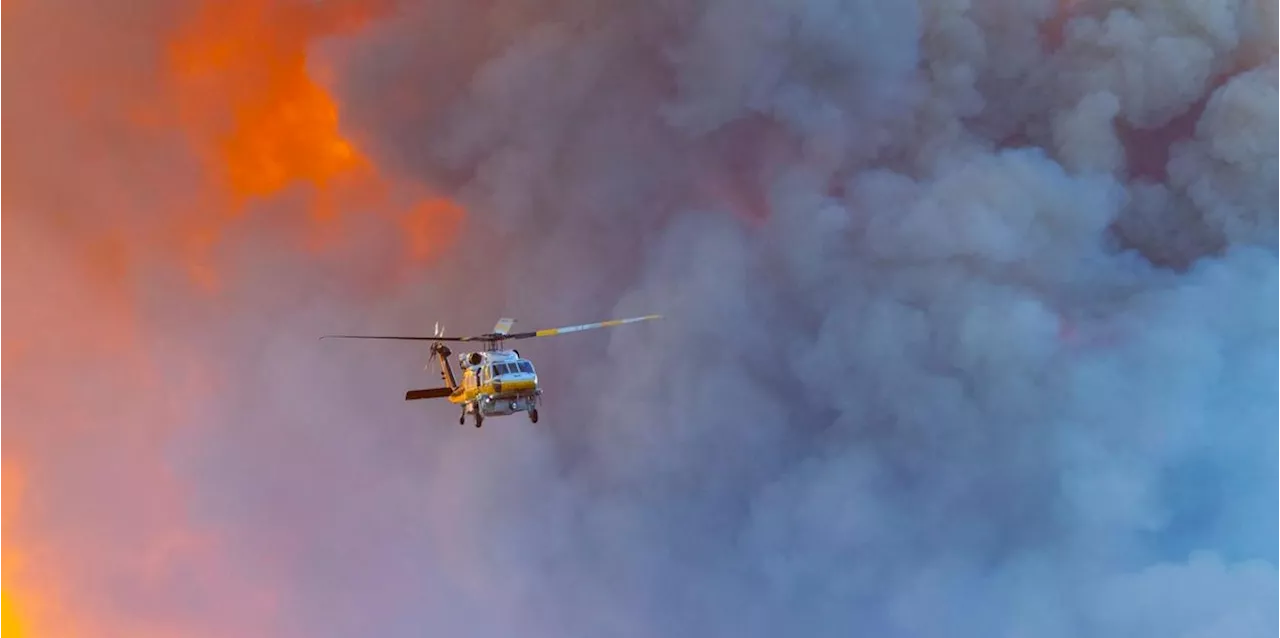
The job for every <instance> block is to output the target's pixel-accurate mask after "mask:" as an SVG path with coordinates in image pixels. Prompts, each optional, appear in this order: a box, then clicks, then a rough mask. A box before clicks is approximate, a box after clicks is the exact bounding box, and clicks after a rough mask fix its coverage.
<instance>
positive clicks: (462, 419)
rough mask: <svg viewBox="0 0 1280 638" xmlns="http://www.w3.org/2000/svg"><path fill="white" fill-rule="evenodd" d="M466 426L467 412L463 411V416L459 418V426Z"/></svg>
mask: <svg viewBox="0 0 1280 638" xmlns="http://www.w3.org/2000/svg"><path fill="white" fill-rule="evenodd" d="M466 424H467V411H466V410H463V411H462V415H461V416H459V417H458V425H466Z"/></svg>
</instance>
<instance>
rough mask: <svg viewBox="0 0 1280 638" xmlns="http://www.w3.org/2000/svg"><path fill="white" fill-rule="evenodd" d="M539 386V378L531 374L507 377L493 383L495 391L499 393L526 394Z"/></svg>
mask: <svg viewBox="0 0 1280 638" xmlns="http://www.w3.org/2000/svg"><path fill="white" fill-rule="evenodd" d="M537 386H538V378H537V377H536V376H534V375H531V374H519V375H507V376H504V377H501V378H499V379H496V380H494V382H493V389H494V390H496V391H498V392H524V391H527V390H533V389H534V388H536V387H537Z"/></svg>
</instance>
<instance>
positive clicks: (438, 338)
mask: <svg viewBox="0 0 1280 638" xmlns="http://www.w3.org/2000/svg"><path fill="white" fill-rule="evenodd" d="M320 338H321V339H385V340H393V341H487V340H488V339H485V338H484V337H384V336H380V335H325V336H323V337H320Z"/></svg>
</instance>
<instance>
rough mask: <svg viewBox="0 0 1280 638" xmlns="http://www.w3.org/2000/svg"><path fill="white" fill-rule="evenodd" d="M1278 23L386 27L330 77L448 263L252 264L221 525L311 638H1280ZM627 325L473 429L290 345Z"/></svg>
mask: <svg viewBox="0 0 1280 638" xmlns="http://www.w3.org/2000/svg"><path fill="white" fill-rule="evenodd" d="M1275 24H1276V12H1275V4H1274V3H1273V2H1264V1H1259V2H1250V1H1249V0H1235V1H1232V0H1212V1H1207V0H1125V1H1116V2H1090V1H1083V2H1078V3H1055V2H1051V1H1050V0H1029V1H1027V2H1017V1H1015V0H977V1H974V2H969V1H965V0H921V1H920V2H918V3H911V2H872V1H870V0H845V1H837V0H805V1H800V2H779V1H775V0H746V1H743V0H709V1H705V2H672V1H666V0H663V1H657V2H608V1H599V0H597V1H588V0H563V1H559V2H549V3H536V4H529V3H520V2H501V1H499V2H453V3H442V2H422V3H416V4H415V3H404V4H403V5H402V6H398V7H397V9H396V11H395V12H393V13H392V14H391V15H389V16H387V17H386V18H384V19H383V20H381V21H380V22H378V23H377V24H374V25H373V26H371V27H370V28H368V29H366V30H364V31H362V32H360V33H359V34H356V35H353V36H351V37H349V38H346V39H342V40H336V41H329V42H326V43H325V44H324V45H323V46H322V47H321V48H320V50H317V51H315V52H314V55H315V56H316V59H317V60H324V61H325V64H326V65H330V66H333V67H334V68H336V69H337V73H336V76H335V77H336V80H335V82H336V86H335V87H334V88H335V90H336V91H337V94H338V96H339V102H340V103H341V104H342V105H343V109H344V110H343V117H344V127H345V128H346V129H347V131H348V132H349V133H350V135H351V136H352V137H353V138H354V139H356V140H358V142H359V144H360V146H361V147H362V148H364V149H367V150H368V152H369V153H370V154H371V155H372V156H374V157H375V158H376V159H377V161H378V162H379V164H380V165H382V166H390V167H393V169H394V170H395V171H398V172H399V173H400V174H401V175H403V176H407V177H409V178H412V179H415V180H419V181H421V182H423V183H425V184H428V185H429V186H430V187H431V188H433V189H435V190H436V191H437V192H440V193H443V194H445V195H448V196H451V197H454V198H456V199H457V200H458V201H460V202H462V203H463V204H464V205H465V207H466V208H467V210H468V211H469V217H468V220H467V227H466V230H465V232H464V234H463V236H462V238H461V239H460V240H459V241H458V243H457V245H456V246H455V247H453V248H452V249H451V253H450V255H449V262H448V264H447V265H442V266H438V267H435V268H433V270H432V271H431V272H429V273H424V274H423V275H422V277H421V279H420V280H417V281H414V282H412V283H411V284H410V285H406V286H404V287H403V288H402V289H400V290H398V291H397V295H396V296H397V297H398V298H399V300H400V301H399V302H398V303H391V302H388V301H387V300H385V299H382V300H377V301H376V302H375V301H367V302H366V303H353V302H351V301H350V295H345V294H334V293H333V291H334V289H335V288H334V287H335V286H341V283H340V280H339V283H336V284H335V283H333V280H332V279H330V277H333V276H335V273H333V272H322V273H317V272H314V271H311V270H309V268H310V267H304V266H302V265H300V264H299V263H295V262H293V261H291V260H290V258H288V257H287V256H282V255H276V256H272V257H267V256H265V255H264V256H262V257H254V258H252V259H243V260H241V261H243V262H244V263H243V266H242V267H243V268H244V269H245V272H246V273H267V272H269V273H271V276H270V277H266V278H261V279H254V281H257V282H258V283H256V284H253V285H256V286H258V288H257V289H256V290H253V291H249V292H246V293H244V295H245V296H244V297H243V298H241V299H239V300H238V301H239V302H240V303H241V308H240V310H239V311H238V312H239V314H238V315H236V316H238V317H240V318H238V319H230V320H229V321H231V323H229V324H227V325H226V326H223V327H222V328H224V329H225V330H224V332H223V334H234V335H236V337H235V338H234V339H232V338H227V339H224V340H223V342H222V345H221V346H220V348H222V349H223V352H224V353H229V354H227V356H230V357H233V358H234V360H235V361H237V362H238V364H237V365H239V366H240V367H239V368H238V369H240V370H243V371H244V372H243V374H242V375H239V377H238V378H237V380H235V381H234V382H233V383H231V384H230V387H227V388H223V389H222V394H221V395H220V396H219V398H218V401H217V402H216V403H215V404H213V405H209V406H207V412H206V414H205V416H204V417H203V418H204V419H206V420H207V421H208V422H209V423H211V424H214V425H215V426H216V427H210V428H206V429H201V430H199V432H201V433H202V434H201V435H200V436H201V437H202V438H200V439H199V440H192V441H188V442H187V443H188V446H187V447H185V448H184V449H185V450H187V452H184V454H185V455H186V456H184V457H183V458H185V459H186V460H185V461H184V462H183V465H182V467H184V468H185V469H184V471H185V472H187V473H189V474H190V476H191V477H192V478H193V479H194V480H195V482H196V484H197V485H198V486H199V490H198V495H199V502H200V503H202V506H201V508H200V511H201V516H203V517H206V518H207V519H208V520H210V521H214V522H215V523H216V525H217V526H218V527H219V528H221V529H226V530H228V538H229V539H230V540H228V542H229V543H231V546H232V547H233V548H235V551H236V552H238V555H240V556H244V557H246V558H249V559H252V560H258V558H261V559H263V561H264V562H263V567H262V568H261V569H262V571H263V578H264V579H265V580H267V581H269V582H272V583H275V584H276V585H277V587H278V589H279V591H281V592H284V593H283V594H282V595H281V599H280V601H278V602H279V605H280V610H281V612H282V614H283V616H284V617H286V618H289V619H290V620H289V622H288V623H286V624H287V625H288V627H286V628H285V629H282V631H286V630H287V632H295V633H297V634H298V635H306V636H385V637H390V636H422V635H469V636H725V635H736V636H780V635H795V636H849V635H866V636H1041V637H1054V636H1100V637H1101V636H1187V637H1190V636H1272V635H1275V632H1276V629H1277V626H1276V624H1275V623H1276V620H1275V619H1276V617H1277V606H1276V600H1277V586H1276V582H1277V581H1276V576H1277V574H1276V561H1277V555H1276V550H1275V547H1276V546H1275V545H1273V544H1272V543H1274V542H1275V539H1276V538H1277V527H1276V522H1275V521H1276V519H1277V510H1276V503H1277V490H1276V480H1275V477H1276V469H1277V435H1276V432H1277V430H1276V426H1275V424H1276V422H1277V412H1276V405H1277V395H1276V392H1275V388H1276V387H1277V383H1278V379H1277V368H1276V364H1275V361H1276V359H1275V356H1276V352H1277V348H1278V345H1277V340H1276V334H1277V328H1278V326H1277V319H1276V314H1275V312H1274V309H1275V308H1276V305H1277V292H1276V291H1277V253H1276V250H1277V249H1276V243H1277V225H1276V222H1277V213H1276V210H1277V209H1276V207H1275V206H1276V201H1277V178H1276V174H1277V173H1276V170H1277V169H1276V167H1277V164H1276V141H1277V128H1276V126H1277V125H1276V114H1277V87H1276V84H1277V83H1276V75H1277V71H1276V30H1275V26H1274V25H1275ZM264 223H265V222H264ZM256 232H257V231H255V233H256ZM255 233H249V232H248V231H246V232H245V238H242V239H238V240H237V239H235V238H232V239H231V240H229V241H230V244H229V245H230V246H231V248H228V249H227V250H228V253H227V254H240V253H236V252H235V251H237V250H239V251H241V253H243V254H251V253H254V252H259V251H254V250H253V246H254V244H252V243H251V241H252V240H250V239H249V238H248V237H250V236H256V234H255ZM237 241H239V242H240V244H238V246H239V247H238V248H237V247H236V246H237V244H236V242H237ZM385 241H387V238H385V237H378V236H373V235H371V236H369V237H368V238H367V241H366V242H365V243H364V244H361V245H363V246H365V247H366V248H367V250H356V251H354V252H353V253H352V254H351V255H350V256H349V261H350V263H352V264H359V263H362V262H367V261H369V260H372V259H375V258H376V255H377V253H378V251H379V250H380V248H379V247H380V246H382V245H383V243H384V242H385ZM264 260H266V261H264ZM357 267H358V266H357ZM249 279H253V278H252V277H249V276H246V280H249ZM282 281H285V282H287V283H281V282H282ZM249 310H252V312H249ZM648 312H661V313H664V314H665V315H666V316H667V318H666V320H665V321H663V322H660V323H659V324H654V325H646V326H638V327H627V328H620V329H617V330H615V331H613V332H611V333H609V334H591V335H585V334H584V335H578V336H566V337H561V338H557V340H547V341H545V342H538V343H536V344H534V343H531V344H529V345H528V346H527V348H524V350H525V351H526V354H528V355H530V356H532V357H533V358H534V359H535V360H536V361H537V362H538V363H539V365H540V372H541V376H542V377H543V380H544V382H545V385H546V391H547V393H548V395H547V402H548V405H547V407H546V408H545V410H544V415H543V420H542V422H541V423H540V424H538V425H537V426H531V425H529V424H528V423H527V422H526V421H525V420H523V419H521V418H512V419H495V420H491V421H489V422H488V423H487V424H486V426H485V428H484V429H483V430H480V431H476V430H474V429H473V428H471V427H470V426H469V425H468V426H467V427H459V426H457V425H456V421H455V417H456V413H455V412H454V408H453V407H452V406H447V405H430V406H422V405H402V404H400V403H399V397H400V396H401V394H400V393H401V392H403V390H405V389H407V388H410V387H425V386H424V385H422V384H429V383H431V382H432V381H433V380H434V373H433V372H431V371H427V372H421V371H420V366H421V365H422V364H423V363H425V362H426V358H425V353H423V352H418V351H405V350H404V349H396V348H394V347H387V346H385V345H382V344H372V345H371V344H345V343H344V344H341V345H340V346H331V345H328V344H324V345H322V346H317V345H316V343H315V342H314V341H313V339H312V337H313V336H314V335H316V334H320V333H323V332H331V331H366V332H373V331H378V332H401V331H414V332H422V331H423V330H426V329H429V328H427V326H430V325H431V323H432V322H433V321H436V320H441V321H443V323H444V324H445V325H446V326H447V327H448V328H449V330H450V331H451V332H468V331H472V330H477V329H479V330H483V329H485V328H487V327H488V326H489V325H491V322H492V321H493V320H494V319H495V318H497V317H498V316H500V315H513V316H517V317H519V318H520V321H521V323H520V325H523V326H525V327H526V328H534V327H544V326H554V325H563V324H567V323H575V322H579V321H590V320H597V319H603V318H607V317H611V316H622V315H629V314H633V313H648ZM285 326H287V327H288V329H287V332H289V333H293V334H292V335H291V336H285V333H286V330H285V329H284V327H285ZM245 335H250V337H249V338H245ZM237 348H239V349H238V350H237ZM268 565H269V566H268Z"/></svg>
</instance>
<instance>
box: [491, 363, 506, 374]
mask: <svg viewBox="0 0 1280 638" xmlns="http://www.w3.org/2000/svg"><path fill="white" fill-rule="evenodd" d="M506 373H507V364H505V363H495V364H493V374H494V375H496V376H502V375H504V374H506Z"/></svg>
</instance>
